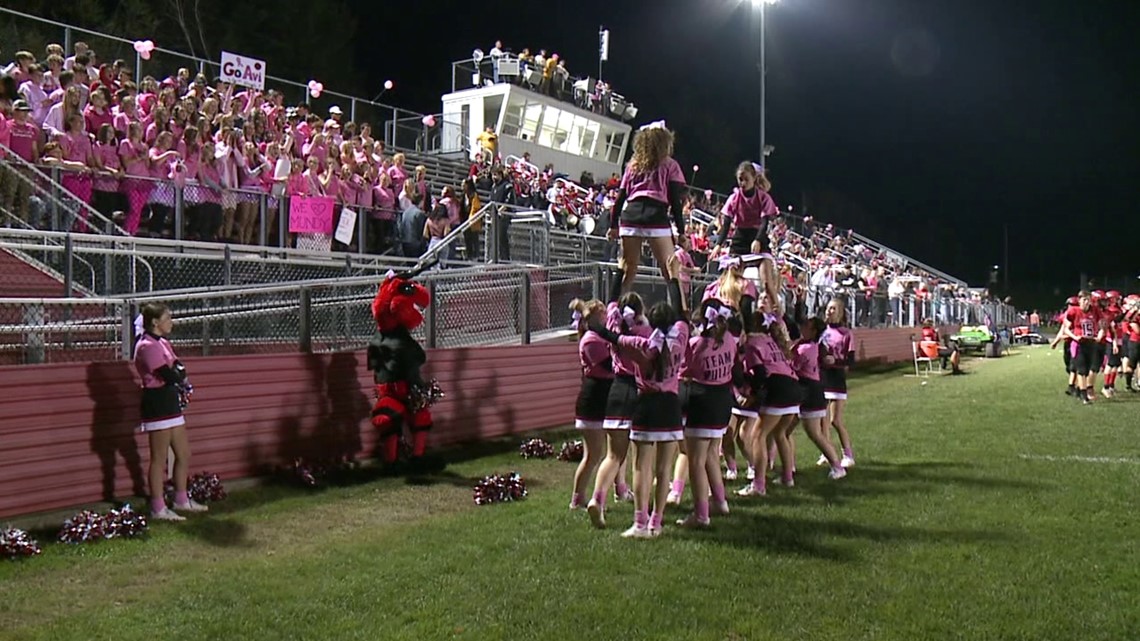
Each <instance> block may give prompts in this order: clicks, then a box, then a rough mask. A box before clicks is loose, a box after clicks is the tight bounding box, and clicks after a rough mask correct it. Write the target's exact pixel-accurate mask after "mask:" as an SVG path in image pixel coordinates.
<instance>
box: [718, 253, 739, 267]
mask: <svg viewBox="0 0 1140 641" xmlns="http://www.w3.org/2000/svg"><path fill="white" fill-rule="evenodd" d="M740 264H741V263H740V256H721V257H720V271H724V270H726V269H730V268H732V267H740Z"/></svg>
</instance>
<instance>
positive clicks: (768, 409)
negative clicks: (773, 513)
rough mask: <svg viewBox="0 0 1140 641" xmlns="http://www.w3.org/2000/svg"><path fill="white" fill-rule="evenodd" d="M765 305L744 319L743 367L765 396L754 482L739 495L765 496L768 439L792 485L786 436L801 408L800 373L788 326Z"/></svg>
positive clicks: (754, 448)
mask: <svg viewBox="0 0 1140 641" xmlns="http://www.w3.org/2000/svg"><path fill="white" fill-rule="evenodd" d="M764 308H766V306H764V307H762V309H760V310H757V311H756V312H755V313H753V314H752V317H751V318H746V319H745V331H746V332H747V333H748V336H747V338H746V339H745V341H744V347H743V352H744V370H745V373H746V376H747V377H748V379H749V387H750V388H751V393H752V395H753V396H756V397H757V400H759V397H760V396H762V398H763V400H762V401H760V402H759V413H760V424H759V425H758V426H757V427H756V429H755V430H753V433H752V438H751V443H749V448H748V449H749V454H751V455H752V459H751V463H752V467H753V469H754V470H755V478H754V479H752V482H751V483H750V484H748V485H746V486H744V487H743V488H741V489H740V490H738V491H737V492H736V493H737V494H738V495H740V496H764V495H765V494H767V487H768V481H767V478H766V477H765V474H766V472H767V470H768V458H769V456H768V443H769V441H770V440H771V441H775V443H776V447H777V449H778V450H779V452H780V459H781V460H782V461H783V462H784V480H785V482H786V484H788V485H790V484H791V483H790V480H791V476H792V464H793V461H792V457H791V452H790V450H789V446H788V440H787V438H786V436H785V434H786V433H787V429H788V427H789V426H791V425H792V424H793V423H794V422H795V420H796V415H797V414H799V412H800V388H799V384H798V377H797V376H796V373H795V371H794V370H793V369H792V365H791V363H790V362H789V359H788V355H789V352H790V350H791V341H790V340H789V338H788V329H787V327H785V326H784V322H783V320H781V319H780V318H779V317H778V316H776V315H775V314H772V313H770V312H767V311H764Z"/></svg>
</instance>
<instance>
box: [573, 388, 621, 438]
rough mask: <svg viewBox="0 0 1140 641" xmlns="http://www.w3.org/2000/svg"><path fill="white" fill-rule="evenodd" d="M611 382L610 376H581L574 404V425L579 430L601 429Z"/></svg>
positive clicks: (604, 418)
mask: <svg viewBox="0 0 1140 641" xmlns="http://www.w3.org/2000/svg"><path fill="white" fill-rule="evenodd" d="M613 382H614V379H612V378H586V377H583V378H582V388H581V389H580V390H579V391H578V401H577V402H576V403H575V404H574V427H576V428H577V429H580V430H600V429H602V427H603V425H604V424H605V420H606V404H607V402H608V401H609V397H610V387H611V386H612V385H613Z"/></svg>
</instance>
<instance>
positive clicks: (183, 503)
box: [135, 303, 208, 521]
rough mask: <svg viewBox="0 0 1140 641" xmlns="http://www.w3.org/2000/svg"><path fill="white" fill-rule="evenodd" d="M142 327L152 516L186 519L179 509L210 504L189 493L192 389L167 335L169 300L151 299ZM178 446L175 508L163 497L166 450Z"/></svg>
mask: <svg viewBox="0 0 1140 641" xmlns="http://www.w3.org/2000/svg"><path fill="white" fill-rule="evenodd" d="M136 323H138V324H139V325H141V327H136V329H141V330H142V331H141V333H140V335H139V338H138V343H137V344H136V345H135V370H136V371H137V372H138V373H139V377H140V378H141V379H142V407H141V415H142V423H141V424H140V425H139V430H140V431H143V432H146V433H147V440H148V441H149V444H150V468H149V470H148V472H149V474H148V481H149V484H150V513H151V517H152V518H154V519H158V520H161V521H184V520H186V519H185V518H184V517H183V516H181V515H179V514H178V513H177V512H175V511H174V510H178V511H180V512H205V511H206V510H207V509H208V508H207V507H206V506H205V505H200V504H198V503H197V502H195V501H194V500H193V499H191V498H190V496H189V495H188V494H187V493H186V479H187V476H188V474H189V470H190V441H189V439H188V438H187V437H186V419H185V418H184V417H183V415H182V409H183V407H184V406H185V405H186V402H187V399H188V397H189V393H190V391H191V390H192V388H191V387H190V385H189V383H188V382H187V380H186V368H184V367H183V366H182V363H181V362H180V361H179V360H178V357H177V356H175V355H174V348H173V347H172V346H171V345H170V341H169V340H167V338H166V337H167V336H169V335H170V332H171V330H173V329H174V321H173V320H171V318H170V310H169V309H167V308H166V306H165V305H161V304H158V303H147V304H146V305H143V307H142V316H141V317H140V320H139V321H136ZM170 449H173V450H174V479H173V480H174V510H171V509H170V508H169V507H167V505H166V501H165V499H164V498H163V481H164V480H165V478H166V476H165V473H166V453H167V451H168V450H170Z"/></svg>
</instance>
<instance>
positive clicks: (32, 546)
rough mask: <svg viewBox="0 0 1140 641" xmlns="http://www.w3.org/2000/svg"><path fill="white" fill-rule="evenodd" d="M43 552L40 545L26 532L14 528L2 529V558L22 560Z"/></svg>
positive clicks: (0, 532) (0, 537) (0, 541)
mask: <svg viewBox="0 0 1140 641" xmlns="http://www.w3.org/2000/svg"><path fill="white" fill-rule="evenodd" d="M41 551H42V550H40V544H39V543H36V540H35V539H33V538H32V537H31V536H30V535H29V534H28V533H27V532H25V531H24V530H18V529H16V528H14V527H11V528H4V529H0V558H4V559H22V558H24V557H28V556H35V555H37V554H39V553H40V552H41Z"/></svg>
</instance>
